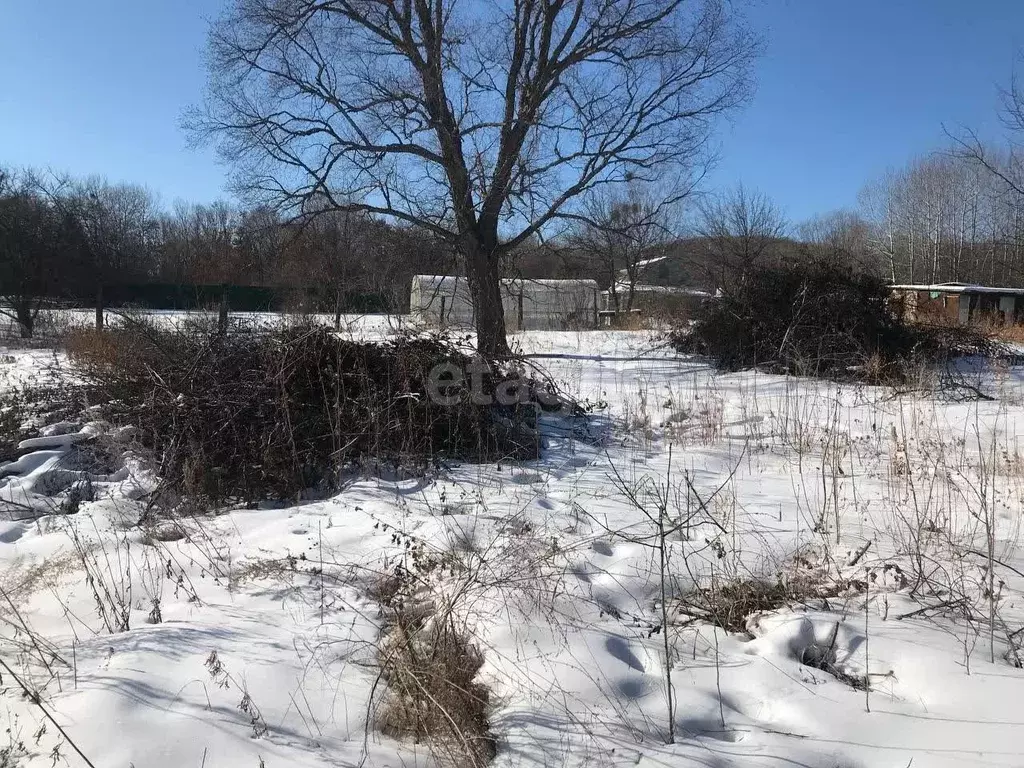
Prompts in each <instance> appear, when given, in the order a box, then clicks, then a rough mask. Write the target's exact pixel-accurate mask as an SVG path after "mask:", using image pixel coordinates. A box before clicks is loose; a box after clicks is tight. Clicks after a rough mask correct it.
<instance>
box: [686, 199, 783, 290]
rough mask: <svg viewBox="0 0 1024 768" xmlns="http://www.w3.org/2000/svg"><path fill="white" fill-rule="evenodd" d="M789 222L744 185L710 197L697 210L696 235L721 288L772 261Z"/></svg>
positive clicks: (772, 206) (772, 203)
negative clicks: (702, 245) (704, 247)
mask: <svg viewBox="0 0 1024 768" xmlns="http://www.w3.org/2000/svg"><path fill="white" fill-rule="evenodd" d="M787 227H788V225H787V223H786V218H785V216H783V214H782V212H781V211H780V210H779V209H778V208H777V207H776V205H775V203H774V202H772V200H771V198H769V197H768V196H767V195H765V194H762V193H761V192H757V191H749V190H747V189H746V188H745V187H744V186H743V185H739V186H738V187H736V188H735V189H732V190H730V191H728V192H725V193H723V194H721V195H717V196H711V197H708V198H706V199H704V200H702V201H701V203H700V204H699V206H698V218H697V227H696V228H697V234H698V235H700V236H701V237H702V238H704V241H705V243H706V245H707V248H708V249H709V250H710V252H711V253H710V255H711V259H710V263H711V268H712V269H715V270H716V271H717V272H718V275H717V279H718V281H719V284H724V283H726V282H728V281H729V280H732V279H738V280H742V279H743V277H744V275H745V274H746V272H747V270H749V269H750V268H751V267H753V266H755V265H758V264H760V263H762V262H763V261H765V260H766V259H767V258H769V257H770V256H771V255H772V253H773V251H774V250H775V249H777V248H778V246H779V243H780V241H781V240H782V239H783V238H784V237H785V236H786V230H787Z"/></svg>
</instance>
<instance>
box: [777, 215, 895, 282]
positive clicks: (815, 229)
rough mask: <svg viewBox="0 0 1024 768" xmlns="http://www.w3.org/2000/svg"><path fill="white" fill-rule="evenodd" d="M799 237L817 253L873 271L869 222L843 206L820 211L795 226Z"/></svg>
mask: <svg viewBox="0 0 1024 768" xmlns="http://www.w3.org/2000/svg"><path fill="white" fill-rule="evenodd" d="M797 232H798V234H799V235H800V240H801V241H803V242H804V243H805V244H807V245H810V246H812V248H813V250H814V251H815V252H816V254H817V255H818V256H822V257H824V258H826V259H829V260H831V261H834V262H836V263H839V264H845V265H847V266H852V267H856V268H857V269H858V270H860V271H867V272H871V273H877V272H878V271H879V262H878V258H877V253H876V252H875V251H874V249H873V248H872V245H871V225H870V224H869V223H868V222H867V221H866V220H865V219H864V218H863V217H862V216H861V215H860V214H859V213H857V212H856V211H851V210H848V209H845V208H842V209H839V210H836V211H832V212H831V213H826V214H821V215H818V216H814V217H813V218H811V219H809V220H807V221H805V222H803V223H802V224H800V226H799V227H797Z"/></svg>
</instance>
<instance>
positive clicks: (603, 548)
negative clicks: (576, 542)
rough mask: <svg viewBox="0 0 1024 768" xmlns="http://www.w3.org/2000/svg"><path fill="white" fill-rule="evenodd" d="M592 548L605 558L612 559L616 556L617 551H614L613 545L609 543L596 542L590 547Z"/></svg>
mask: <svg viewBox="0 0 1024 768" xmlns="http://www.w3.org/2000/svg"><path fill="white" fill-rule="evenodd" d="M590 548H591V549H592V550H594V551H595V552H597V554H599V555H603V556H604V557H611V556H612V555H614V554H615V550H614V549H612V545H611V544H609V543H608V542H607V541H595V542H594V543H593V544H591V545H590Z"/></svg>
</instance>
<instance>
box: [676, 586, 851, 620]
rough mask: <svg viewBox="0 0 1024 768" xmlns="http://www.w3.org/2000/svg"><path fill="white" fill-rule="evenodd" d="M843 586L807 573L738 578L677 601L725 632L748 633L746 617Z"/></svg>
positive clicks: (825, 595) (686, 611)
mask: <svg viewBox="0 0 1024 768" xmlns="http://www.w3.org/2000/svg"><path fill="white" fill-rule="evenodd" d="M845 588H846V585H843V584H839V583H836V584H816V583H814V581H813V580H812V579H811V578H809V577H807V576H800V577H798V578H793V579H789V580H783V579H782V578H781V577H779V578H777V579H759V578H738V579H729V580H715V581H712V583H711V584H710V585H708V586H707V587H699V588H697V589H695V590H693V591H692V592H690V593H689V594H687V595H685V596H684V597H683V598H682V600H681V601H680V605H679V611H680V612H681V613H684V614H687V615H690V616H694V617H696V618H699V619H701V620H703V621H708V622H710V623H712V624H715V625H716V626H719V627H721V628H722V629H724V630H726V631H727V632H738V633H745V632H747V620H748V619H749V618H750V617H751V616H753V615H754V614H758V613H770V612H773V611H777V610H779V609H780V608H783V607H784V606H787V605H791V604H793V603H799V604H807V603H808V602H810V601H812V600H822V599H827V598H830V597H834V596H836V595H837V594H840V593H841V592H842V591H843V589H845Z"/></svg>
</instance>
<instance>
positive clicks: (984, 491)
mask: <svg viewBox="0 0 1024 768" xmlns="http://www.w3.org/2000/svg"><path fill="white" fill-rule="evenodd" d="M386 330H387V325H386V324H381V323H379V322H376V323H375V322H371V321H366V327H364V328H363V329H362V330H360V331H358V332H359V333H360V334H365V335H373V334H379V333H385V332H386ZM515 343H517V344H518V345H520V347H521V349H522V351H524V352H526V353H528V354H531V355H533V356H534V361H535V363H536V364H537V365H539V366H541V367H543V368H544V369H546V370H547V371H548V372H550V373H551V374H552V375H553V376H554V377H555V378H556V379H558V380H559V381H561V382H563V384H564V386H565V389H566V390H567V391H568V392H569V393H572V394H574V395H575V396H577V397H578V398H580V399H581V400H583V401H585V402H588V403H590V404H592V405H593V406H594V407H595V409H596V410H595V419H594V423H595V425H596V426H595V428H594V429H592V430H591V434H590V435H583V434H576V435H573V436H552V437H550V438H549V440H548V445H547V450H546V452H545V456H544V458H543V459H542V460H540V461H537V462H528V463H503V464H500V465H499V464H495V465H487V466H475V465H461V466H455V467H450V468H448V469H447V470H446V471H444V472H442V473H440V474H439V475H437V476H436V477H430V478H419V479H386V478H384V479H369V478H353V479H352V482H351V483H350V484H348V485H347V487H346V488H345V489H344V490H343V491H342V492H341V493H339V494H337V495H336V496H334V497H333V498H330V499H326V500H318V501H310V502H303V503H299V504H296V505H294V506H279V505H265V508H261V509H255V510H244V509H237V510H225V511H223V512H222V513H220V514H217V515H210V516H208V515H201V516H183V517H181V518H178V519H175V520H147V521H144V522H143V523H142V524H140V522H139V521H140V520H143V519H144V518H145V512H146V495H147V493H148V492H149V491H150V490H151V489H152V488H153V487H154V484H155V478H153V477H152V476H151V475H150V474H149V472H148V471H147V470H146V469H145V467H143V466H142V465H141V464H140V463H139V462H138V461H137V460H136V459H135V458H133V455H132V453H131V439H130V438H131V435H130V434H126V433H123V432H122V433H113V432H111V431H109V430H108V429H107V428H106V427H105V426H104V425H103V424H98V423H92V424H81V425H80V424H64V425H60V426H58V427H57V428H55V429H52V430H50V434H48V435H47V436H44V437H42V438H38V439H36V440H35V441H34V442H33V443H31V444H30V445H26V446H24V448H26V449H31V451H30V452H28V453H27V454H26V455H24V456H23V457H22V458H20V459H19V460H18V461H17V462H16V463H15V464H9V465H6V466H3V467H0V476H2V479H0V500H2V501H3V502H4V509H5V510H6V511H5V512H4V513H0V587H2V594H0V660H2V661H3V664H4V665H5V666H4V668H0V677H2V691H3V697H2V700H0V766H3V768H10V766H45V765H71V766H80V765H86V764H87V763H86V762H85V759H88V760H89V761H91V764H92V765H95V766H97V768H99V767H100V766H119V767H124V768H127V766H130V765H134V766H137V767H138V768H183V767H186V766H195V767H196V768H200V767H201V766H206V767H208V768H233V767H234V766H238V767H240V768H242V767H244V768H258V767H259V766H266V767H267V768H285V767H288V768H291V767H292V766H359V765H365V766H410V765H431V764H435V761H434V759H433V757H432V754H431V750H430V748H429V746H428V745H424V744H420V745H416V744H412V743H408V742H398V741H394V740H392V739H389V738H386V737H384V736H382V735H381V734H380V733H379V732H377V731H375V730H374V729H373V728H372V727H371V726H370V725H368V723H369V724H372V722H373V717H374V711H375V707H376V702H377V701H378V700H379V697H380V694H381V689H382V687H383V683H382V682H380V681H379V679H378V677H379V674H378V672H379V670H378V668H377V665H376V662H377V645H378V636H379V633H380V631H381V628H382V627H383V626H384V624H385V623H386V621H387V612H386V611H385V610H383V609H382V607H381V605H380V603H379V602H378V601H377V600H376V599H375V597H374V596H375V595H377V594H379V585H380V583H381V579H382V578H384V577H387V576H388V575H389V574H394V573H395V569H396V566H399V565H401V566H402V567H404V568H409V569H414V568H416V567H417V566H416V564H415V563H414V560H416V558H417V557H419V558H421V559H422V557H423V553H427V557H428V559H429V558H434V559H440V560H444V561H445V562H448V563H454V564H456V566H457V567H451V568H439V569H436V570H433V571H430V572H424V574H423V575H422V578H423V579H425V580H429V583H430V585H431V590H432V595H433V598H434V601H435V603H436V604H438V605H444V606H446V607H447V609H449V610H450V611H451V613H452V614H453V615H455V616H457V617H458V618H459V620H460V621H462V622H465V625H466V626H467V627H468V628H469V630H470V632H471V634H472V636H473V638H474V641H475V643H476V644H477V645H478V646H479V648H480V650H481V652H482V653H483V658H484V665H483V668H482V670H481V673H480V677H479V680H480V681H481V682H483V683H484V684H485V685H487V686H488V688H489V689H490V691H491V711H490V713H489V718H490V724H491V730H492V733H493V735H494V737H495V738H496V739H497V743H498V753H497V757H496V759H495V761H494V765H497V766H563V765H565V766H634V765H646V766H668V765H681V766H689V765H693V766H705V767H707V768H725V767H726V766H793V767H794V768H796V767H805V768H819V767H820V768H826V767H834V768H853V767H855V766H856V767H864V768H869V767H871V768H874V767H876V766H884V767H889V766H891V767H892V768H907V766H911V765H912V766H914V768H924V767H925V766H950V767H952V766H968V765H975V766H1020V765H1024V713H1021V712H1020V711H1019V709H1020V708H1019V706H1018V702H1019V701H1020V700H1021V696H1022V694H1024V670H1022V669H1020V668H1019V667H1020V663H1019V661H1018V659H1017V653H1018V651H1017V647H1018V643H1019V642H1020V641H1024V602H1022V594H1024V557H1022V556H1021V549H1020V540H1021V521H1022V518H1024V511H1022V510H1024V507H1022V502H1024V498H1022V494H1024V454H1022V453H1021V446H1020V445H1019V440H1020V437H1021V436H1024V381H1022V380H1021V377H1020V372H1019V371H1018V370H1016V369H1013V368H1002V369H993V370H989V371H983V372H981V373H979V374H978V382H979V383H980V384H981V386H982V388H983V389H984V391H986V392H987V393H989V394H990V395H991V396H992V397H993V398H994V399H992V400H984V401H974V402H948V401H943V400H940V399H938V398H936V397H933V396H925V395H920V394H904V395H899V396H897V395H895V394H894V393H893V392H891V391H890V390H884V389H876V388H868V387H860V386H850V385H844V386H840V385H836V384H831V383H827V382H820V381H814V380H795V379H787V378H784V377H779V376H768V375H763V374H756V373H752V372H747V373H740V374H719V373H716V372H714V371H712V370H710V369H709V368H708V367H707V366H706V365H705V364H704V363H703V362H702V361H700V360H696V359H690V358H683V357H679V356H676V355H675V354H674V353H672V352H671V351H670V350H667V349H665V348H663V347H662V346H661V345H660V344H659V342H658V341H657V339H655V338H653V337H651V336H647V335H645V334H639V333H629V332H583V333H557V332H545V333H541V332H535V333H525V334H520V335H518V336H516V337H515ZM2 355H3V356H2V357H0V361H2V362H0V374H2V375H3V376H4V377H5V382H6V383H7V385H10V384H12V383H17V382H24V381H26V380H30V379H31V377H32V375H33V372H35V371H38V370H39V369H40V368H41V366H42V365H43V364H44V363H45V362H47V361H49V360H52V358H53V355H52V353H47V352H45V351H41V350H33V351H21V350H10V351H8V352H4V353H2ZM602 426H606V429H599V428H600V427H602ZM95 435H101V440H99V441H91V442H90V441H88V440H87V438H89V437H90V436H95ZM97 444H99V445H103V446H105V451H104V454H103V455H102V456H100V457H97V456H96V455H95V451H94V449H93V448H92V446H94V445H97ZM86 487H88V491H89V492H88V493H84V492H83V489H84V488H86ZM88 498H91V499H92V500H91V501H90V500H85V499H88ZM75 509H77V511H76V512H75V513H74V514H66V513H67V512H69V511H73V510H75ZM659 527H660V529H661V532H662V534H663V535H659ZM413 553H419V554H418V555H414V554H413ZM420 561H421V560H420ZM751 579H755V580H759V581H760V582H763V583H765V584H767V585H769V586H771V585H775V584H778V583H779V581H780V580H781V582H782V583H783V585H784V586H785V591H786V592H787V593H788V594H789V595H797V596H798V599H796V600H793V601H792V602H791V604H790V605H788V606H784V607H778V606H777V605H773V606H772V607H771V609H770V610H763V611H758V612H755V613H754V614H753V615H751V616H750V617H749V618H747V619H746V620H745V621H744V620H743V614H744V611H743V608H742V605H740V606H739V607H736V608H733V607H732V606H733V605H734V604H735V603H737V602H739V601H738V600H736V599H734V596H735V595H736V594H737V593H738V592H740V591H741V590H739V589H738V588H735V586H730V585H736V584H738V583H749V581H750V580H751ZM702 590H703V591H702ZM663 598H664V600H663ZM709 605H711V606H712V608H711V609H710V613H709V608H708V606H709ZM737 611H738V612H739V616H740V617H739V619H736V620H737V621H739V623H740V624H741V625H744V624H745V629H746V631H731V632H727V631H725V630H723V629H721V628H718V627H716V626H715V624H714V622H712V621H710V620H709V619H710V618H717V619H719V620H720V623H728V622H726V621H725V620H724V617H725V614H726V613H728V614H729V616H730V617H732V618H735V616H734V615H733V614H734V613H735V612H737ZM666 616H667V618H668V624H667V626H664V625H663V618H664V617H666ZM666 647H667V650H668V653H667V655H666ZM1022 653H1024V652H1022ZM865 680H866V686H865ZM19 681H20V682H19ZM669 681H670V682H671V697H670V696H669V692H670V689H669ZM22 684H23V685H24V687H25V688H27V689H29V690H30V691H32V692H33V697H37V698H36V700H35V701H33V700H32V698H29V697H27V696H24V695H22V691H21V687H20V686H21V685H22ZM865 687H866V688H867V690H865ZM670 702H671V708H672V710H673V717H672V718H671V720H670V718H669V709H670ZM44 712H46V713H50V715H52V718H53V721H50V720H48V719H47V717H46V715H45V714H44ZM57 724H59V726H60V728H61V729H63V731H64V734H62V733H61V732H59V730H58V727H57ZM2 729H7V730H6V732H4V731H3V730H2ZM670 733H674V743H669V741H670V739H669V736H670ZM68 739H70V741H69V740H68ZM71 742H73V743H74V745H75V746H77V748H78V749H80V750H81V754H78V753H76V751H75V748H74V747H73V746H72V744H71ZM83 755H84V758H83Z"/></svg>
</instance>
